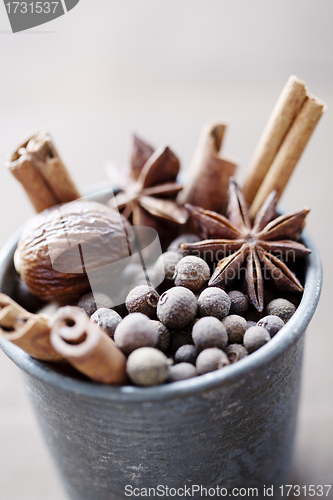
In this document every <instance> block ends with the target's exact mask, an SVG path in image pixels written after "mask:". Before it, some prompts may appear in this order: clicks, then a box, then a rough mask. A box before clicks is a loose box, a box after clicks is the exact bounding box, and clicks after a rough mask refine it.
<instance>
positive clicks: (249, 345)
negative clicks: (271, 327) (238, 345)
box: [243, 326, 271, 353]
mask: <svg viewBox="0 0 333 500" xmlns="http://www.w3.org/2000/svg"><path fill="white" fill-rule="evenodd" d="M269 340H271V336H270V334H269V333H268V331H267V330H266V328H263V327H262V326H252V327H251V328H249V329H248V330H246V332H245V335H244V340H243V342H244V347H245V349H246V350H247V351H248V352H249V353H251V352H254V351H256V350H257V349H259V347H261V346H263V345H264V344H266V343H267V342H268V341H269Z"/></svg>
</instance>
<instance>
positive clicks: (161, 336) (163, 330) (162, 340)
mask: <svg viewBox="0 0 333 500" xmlns="http://www.w3.org/2000/svg"><path fill="white" fill-rule="evenodd" d="M152 323H153V324H154V325H155V326H156V329H157V333H158V340H157V344H156V346H155V347H156V349H159V350H160V351H162V352H166V351H167V350H168V347H169V345H170V336H171V334H170V331H169V329H168V328H167V327H166V326H165V325H163V323H161V322H160V321H155V320H152Z"/></svg>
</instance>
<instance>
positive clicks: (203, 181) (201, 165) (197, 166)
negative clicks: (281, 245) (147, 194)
mask: <svg viewBox="0 0 333 500" xmlns="http://www.w3.org/2000/svg"><path fill="white" fill-rule="evenodd" d="M225 129H226V125H225V124H223V123H209V124H207V125H205V126H204V127H203V130H202V133H201V137H200V141H199V144H198V147H197V150H196V152H195V154H194V158H193V160H192V163H191V166H190V169H189V179H190V181H189V183H188V184H187V186H186V187H184V189H183V191H182V192H181V193H179V195H178V199H177V201H178V202H179V203H181V204H185V203H190V204H192V205H196V206H198V207H202V208H204V209H206V210H212V211H214V212H218V213H222V214H224V213H225V209H226V206H227V194H228V187H229V178H230V177H231V176H233V175H234V173H235V171H236V168H237V164H236V163H234V162H232V161H229V160H227V159H225V158H223V157H222V156H221V155H220V153H219V151H220V149H221V144H222V140H223V136H224V132H225Z"/></svg>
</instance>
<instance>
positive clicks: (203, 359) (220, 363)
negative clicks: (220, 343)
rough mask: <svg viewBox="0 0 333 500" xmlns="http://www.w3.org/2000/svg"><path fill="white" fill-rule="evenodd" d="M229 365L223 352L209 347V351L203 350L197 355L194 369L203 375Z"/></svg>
mask: <svg viewBox="0 0 333 500" xmlns="http://www.w3.org/2000/svg"><path fill="white" fill-rule="evenodd" d="M229 364H230V361H229V359H228V356H227V355H226V353H225V352H223V351H221V349H218V348H217V347H211V348H210V349H205V350H204V351H202V352H201V353H200V354H199V356H198V358H197V362H196V367H197V370H198V374H199V375H203V374H204V373H209V372H213V371H215V370H219V369H220V368H223V367H224V366H227V365H229Z"/></svg>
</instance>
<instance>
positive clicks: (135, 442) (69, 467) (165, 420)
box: [0, 235, 322, 500]
mask: <svg viewBox="0 0 333 500" xmlns="http://www.w3.org/2000/svg"><path fill="white" fill-rule="evenodd" d="M17 239H18V235H14V237H13V238H12V240H11V241H10V242H9V243H8V244H7V246H6V247H5V248H4V250H3V251H2V253H1V256H0V266H1V267H0V289H1V291H2V292H5V293H7V294H9V295H12V294H13V282H14V273H15V271H14V268H13V253H14V250H15V247H16V244H17ZM303 241H304V243H305V244H306V245H307V246H308V247H310V248H311V249H312V254H311V255H310V256H309V257H307V258H306V261H305V290H304V294H303V298H302V301H301V304H300V306H299V307H298V309H297V311H296V313H295V314H294V316H293V317H292V318H291V319H290V321H289V322H288V323H287V325H285V326H284V327H283V329H282V330H281V331H280V332H279V333H277V334H276V335H275V337H274V338H273V339H272V340H271V341H270V342H269V343H268V344H266V345H265V346H263V347H262V348H261V349H260V350H258V351H256V352H255V353H253V354H251V355H250V356H248V357H247V358H245V359H243V360H241V361H239V362H237V363H235V364H233V365H230V366H228V367H225V368H223V369H221V370H218V371H215V372H212V373H209V374H206V375H203V376H200V377H196V378H194V379H191V380H187V381H182V382H176V383H173V384H170V385H164V386H160V387H151V388H138V387H130V386H127V387H121V388H115V387H110V386H101V385H98V384H95V383H92V382H85V381H82V380H76V379H73V378H70V377H68V376H65V375H62V374H61V373H58V372H56V371H55V370H53V369H52V368H50V367H48V366H47V365H45V364H43V363H41V362H38V361H36V360H34V359H32V358H31V357H29V356H28V355H27V354H25V353H24V352H23V351H22V350H20V349H19V348H17V347H16V346H14V345H12V344H11V343H9V342H7V341H5V340H0V346H1V348H2V349H3V351H4V352H5V353H6V354H7V355H8V356H9V357H10V358H11V359H12V360H13V361H14V363H16V365H17V366H19V367H20V368H21V369H22V371H23V375H24V381H25V384H26V387H27V390H28V393H29V395H30V397H31V400H32V402H33V405H34V408H35V410H36V415H37V418H38V420H39V423H40V425H41V428H42V431H43V434H44V437H45V440H46V442H47V444H48V447H49V449H50V451H51V454H52V456H53V458H54V460H55V462H56V465H57V467H58V469H59V471H60V474H61V477H62V479H63V482H64V486H65V488H66V490H67V492H68V495H69V498H70V499H71V500H123V499H124V498H128V497H135V496H136V497H140V498H150V497H154V496H155V497H159V496H162V497H163V496H164V497H167V496H171V497H172V496H173V497H174V498H182V497H185V498H186V497H188V498H217V497H220V496H231V497H232V496H243V497H246V498H250V497H252V496H254V497H256V498H264V496H265V497H266V496H268V495H267V488H268V487H269V488H270V487H272V486H273V489H274V497H276V498H281V494H280V490H278V487H279V486H281V485H283V484H286V483H287V482H288V478H289V473H290V467H291V459H292V451H293V442H294V434H295V425H296V416H297V407H298V400H299V392H300V375H301V365H302V352H303V343H304V335H303V334H304V332H305V329H306V327H307V326H308V324H309V322H310V320H311V318H312V316H313V314H314V312H315V309H316V306H317V304H318V300H319V295H320V290H321V279H322V276H321V264H320V258H319V255H318V252H317V250H316V249H315V247H314V245H313V244H312V242H311V240H310V239H309V238H308V237H307V236H304V238H303ZM14 298H15V297H14ZM234 488H235V489H234ZM265 488H266V490H265ZM149 489H150V490H149ZM233 489H234V490H233ZM265 492H266V494H265ZM268 493H271V490H269V491H268ZM270 496H271V495H270Z"/></svg>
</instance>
